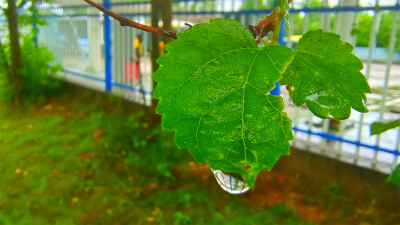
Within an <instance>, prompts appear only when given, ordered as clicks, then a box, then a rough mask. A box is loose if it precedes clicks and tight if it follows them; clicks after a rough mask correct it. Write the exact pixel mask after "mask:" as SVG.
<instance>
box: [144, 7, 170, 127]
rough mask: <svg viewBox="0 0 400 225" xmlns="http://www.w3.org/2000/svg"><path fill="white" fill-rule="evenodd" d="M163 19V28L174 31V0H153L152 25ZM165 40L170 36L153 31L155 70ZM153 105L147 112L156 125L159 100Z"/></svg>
mask: <svg viewBox="0 0 400 225" xmlns="http://www.w3.org/2000/svg"><path fill="white" fill-rule="evenodd" d="M160 20H161V21H162V24H163V26H162V28H163V29H164V30H170V31H172V0H151V26H152V27H155V28H158V27H159V22H160ZM160 41H164V43H168V42H169V41H170V38H167V37H162V38H161V37H160V36H159V35H156V34H154V33H152V35H151V46H152V48H151V62H152V68H153V72H154V71H156V70H157V69H158V67H159V66H158V63H157V62H156V61H157V59H158V57H160V48H159V42H160ZM155 85H156V82H154V81H153V87H155ZM152 101H153V102H152V104H151V107H150V108H149V111H148V113H147V114H146V115H147V117H148V122H149V124H150V127H153V126H156V125H158V124H159V123H160V121H161V116H160V115H157V114H156V106H157V102H156V100H155V99H153V100H152Z"/></svg>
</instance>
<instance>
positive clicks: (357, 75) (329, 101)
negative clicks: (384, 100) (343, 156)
mask: <svg viewBox="0 0 400 225" xmlns="http://www.w3.org/2000/svg"><path fill="white" fill-rule="evenodd" d="M352 50H353V47H352V46H351V45H350V44H349V43H345V42H343V41H341V40H340V37H339V35H337V34H334V33H326V32H323V31H322V30H316V31H309V32H307V33H306V34H304V36H303V37H302V38H301V39H300V41H299V43H298V44H297V48H296V51H295V57H294V59H293V61H292V62H291V64H290V66H289V67H288V69H287V70H286V71H285V73H284V75H283V79H282V80H281V81H280V83H281V84H289V85H290V86H291V87H292V90H290V91H289V93H290V95H291V96H292V99H293V102H294V103H295V104H296V105H297V106H300V105H302V104H304V103H306V105H307V106H308V108H309V109H310V110H311V111H312V112H313V113H314V114H315V115H316V116H318V117H321V118H328V117H329V115H332V116H333V117H334V118H336V119H347V118H349V116H350V111H351V107H353V108H354V109H355V110H357V111H359V112H368V109H367V108H366V107H365V106H364V102H363V100H366V96H365V93H371V89H370V87H369V85H368V83H367V81H366V79H365V76H364V75H363V74H362V73H361V72H360V71H361V69H362V68H363V64H362V63H361V61H360V60H359V59H358V58H357V57H356V56H355V55H353V54H352V53H351V52H352Z"/></svg>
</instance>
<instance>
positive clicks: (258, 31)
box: [248, 0, 292, 43]
mask: <svg viewBox="0 0 400 225" xmlns="http://www.w3.org/2000/svg"><path fill="white" fill-rule="evenodd" d="M291 2H292V0H288V3H291ZM283 16H284V15H283V14H282V13H281V12H278V10H277V9H276V8H275V9H274V10H273V11H272V12H271V13H270V14H268V15H267V16H266V17H265V18H264V19H263V20H261V21H260V22H259V23H258V24H257V25H255V26H253V25H250V26H248V29H249V30H250V32H251V33H252V34H253V36H254V38H255V39H256V41H257V43H259V42H261V39H262V38H263V37H265V36H266V35H267V34H268V33H269V32H270V31H275V30H276V25H277V24H278V21H279V20H282V18H283Z"/></svg>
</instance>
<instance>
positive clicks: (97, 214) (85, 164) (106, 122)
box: [0, 92, 310, 225]
mask: <svg viewBox="0 0 400 225" xmlns="http://www.w3.org/2000/svg"><path fill="white" fill-rule="evenodd" d="M94 95H96V94H95V93H93V92H83V94H82V93H81V94H79V95H74V96H68V97H65V96H64V97H58V98H54V99H52V100H47V101H42V103H37V104H34V105H30V106H26V105H24V106H22V107H12V106H11V105H10V104H8V103H6V102H4V101H3V102H1V104H0V162H1V163H0V225H17V224H60V225H69V224H310V222H308V221H307V220H306V219H303V218H301V217H300V216H299V213H298V212H297V211H296V210H293V209H291V208H290V207H289V206H287V205H285V204H283V203H282V204H275V205H273V206H268V205H260V204H253V203H252V202H251V201H249V199H248V198H243V196H232V195H229V194H227V193H225V192H223V191H222V190H221V189H220V188H219V187H218V185H217V183H216V181H215V179H214V178H213V175H212V173H211V171H210V170H209V168H208V167H207V165H199V164H197V163H195V162H193V159H192V158H191V157H190V156H189V154H188V153H187V152H186V150H178V149H177V148H176V147H175V144H174V141H173V134H171V133H168V132H162V131H161V129H160V128H155V129H152V130H149V129H146V127H147V126H146V124H145V123H143V122H141V121H142V120H141V117H142V115H143V114H142V113H136V114H126V113H124V112H123V110H122V109H121V107H120V106H121V105H120V104H121V103H115V101H114V103H112V101H111V100H110V99H109V98H106V97H105V98H106V99H104V102H111V103H110V104H112V105H113V107H112V110H110V109H107V107H100V106H99V105H102V104H101V103H99V102H93V101H92V97H93V96H94ZM114 99H115V98H114ZM98 103H99V104H98ZM108 108H110V107H108Z"/></svg>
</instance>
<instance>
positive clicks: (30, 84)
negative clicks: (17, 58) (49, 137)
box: [0, 1, 63, 104]
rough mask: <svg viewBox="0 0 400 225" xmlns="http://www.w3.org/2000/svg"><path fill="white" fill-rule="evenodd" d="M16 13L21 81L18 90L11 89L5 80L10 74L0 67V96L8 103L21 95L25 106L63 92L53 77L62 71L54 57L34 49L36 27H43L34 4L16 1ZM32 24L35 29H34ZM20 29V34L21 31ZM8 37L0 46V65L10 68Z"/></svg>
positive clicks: (39, 49) (37, 47) (41, 48)
mask: <svg viewBox="0 0 400 225" xmlns="http://www.w3.org/2000/svg"><path fill="white" fill-rule="evenodd" d="M17 4H18V8H20V10H21V12H20V13H19V17H18V23H19V28H20V35H21V41H20V43H21V44H20V46H21V54H22V62H23V67H24V68H23V73H22V75H23V80H22V82H21V85H20V87H18V88H17V89H12V88H11V87H10V86H11V85H8V81H7V77H5V76H4V75H7V74H10V73H11V71H4V67H3V66H1V68H0V83H1V84H2V86H0V87H1V88H0V95H1V96H3V98H4V99H7V100H9V101H11V100H12V99H13V97H14V96H16V95H22V96H23V97H24V101H25V103H27V104H30V103H32V102H35V101H37V100H43V99H44V97H46V96H49V95H54V94H60V93H63V90H61V89H60V79H59V78H56V77H55V76H54V75H56V74H57V72H59V71H61V69H62V68H61V66H60V65H55V64H54V63H53V62H52V61H53V59H54V57H53V54H52V53H51V52H50V51H48V50H47V49H46V48H45V47H43V46H36V43H35V40H34V37H35V35H37V34H38V32H39V29H38V26H41V25H45V24H46V23H45V21H44V20H42V19H41V18H40V16H39V12H38V10H37V9H36V7H35V1H19V2H17ZM33 24H35V26H33ZM0 30H1V31H2V32H5V33H6V34H8V32H7V23H2V24H1V28H0ZM21 30H22V31H23V32H21ZM8 39H9V37H8V35H7V36H6V40H4V39H2V45H0V48H1V51H2V52H3V53H4V55H2V56H1V57H0V65H4V63H6V64H8V65H9V66H8V68H9V69H10V68H11V62H10V60H11V59H10V58H11V56H10V55H11V53H10V46H9V40H8Z"/></svg>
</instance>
